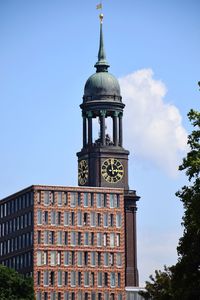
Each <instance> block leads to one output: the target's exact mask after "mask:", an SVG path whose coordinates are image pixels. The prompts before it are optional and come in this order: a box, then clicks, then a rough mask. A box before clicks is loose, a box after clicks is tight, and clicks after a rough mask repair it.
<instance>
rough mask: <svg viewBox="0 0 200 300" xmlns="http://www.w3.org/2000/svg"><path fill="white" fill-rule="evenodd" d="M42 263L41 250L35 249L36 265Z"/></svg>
mask: <svg viewBox="0 0 200 300" xmlns="http://www.w3.org/2000/svg"><path fill="white" fill-rule="evenodd" d="M41 265H42V251H37V266H41Z"/></svg>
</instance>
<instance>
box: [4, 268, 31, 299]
mask: <svg viewBox="0 0 200 300" xmlns="http://www.w3.org/2000/svg"><path fill="white" fill-rule="evenodd" d="M0 299H1V300H19V299H20V300H33V299H34V290H33V279H32V278H31V277H26V278H24V277H23V276H22V275H20V274H19V273H17V272H16V271H14V270H13V269H9V268H7V267H5V266H3V265H0Z"/></svg>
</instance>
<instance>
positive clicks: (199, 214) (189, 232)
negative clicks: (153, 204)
mask: <svg viewBox="0 0 200 300" xmlns="http://www.w3.org/2000/svg"><path fill="white" fill-rule="evenodd" d="M188 118H189V120H190V122H191V123H192V125H193V127H194V130H193V131H192V133H191V134H190V135H189V136H188V145H189V147H190V151H189V152H188V153H187V156H186V157H185V158H184V159H183V163H182V165H181V166H180V167H179V170H180V171H183V170H184V171H185V173H186V175H187V177H188V181H189V184H188V186H184V187H182V189H181V190H180V191H178V192H177V193H176V196H177V197H179V198H180V201H181V202H182V203H183V208H184V215H183V218H182V220H183V222H182V225H183V226H184V232H183V237H181V238H180V239H179V245H178V247H177V252H178V262H177V264H176V265H174V266H171V267H168V268H167V267H165V269H164V271H163V272H162V271H155V278H154V277H153V276H150V279H151V282H149V281H147V282H146V290H147V292H146V293H141V294H143V295H144V296H146V297H148V296H151V297H152V298H153V299H157V300H165V299H167V300H171V299H172V300H178V299H180V300H199V299H200V178H199V173H200V112H197V111H194V110H190V112H189V113H188Z"/></svg>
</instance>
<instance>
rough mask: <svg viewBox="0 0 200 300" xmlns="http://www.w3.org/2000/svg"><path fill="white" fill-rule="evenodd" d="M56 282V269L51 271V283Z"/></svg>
mask: <svg viewBox="0 0 200 300" xmlns="http://www.w3.org/2000/svg"><path fill="white" fill-rule="evenodd" d="M54 284H55V273H54V271H51V272H50V285H52V286H54Z"/></svg>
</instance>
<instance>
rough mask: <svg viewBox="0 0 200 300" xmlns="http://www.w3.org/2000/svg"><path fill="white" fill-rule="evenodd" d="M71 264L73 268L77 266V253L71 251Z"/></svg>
mask: <svg viewBox="0 0 200 300" xmlns="http://www.w3.org/2000/svg"><path fill="white" fill-rule="evenodd" d="M71 264H72V266H73V265H74V264H75V252H74V251H71Z"/></svg>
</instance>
